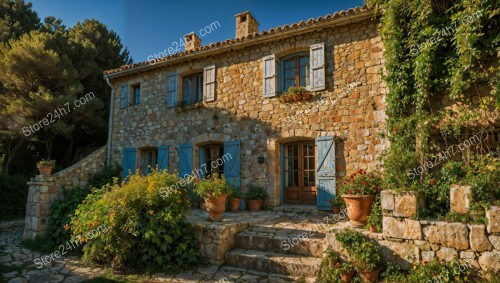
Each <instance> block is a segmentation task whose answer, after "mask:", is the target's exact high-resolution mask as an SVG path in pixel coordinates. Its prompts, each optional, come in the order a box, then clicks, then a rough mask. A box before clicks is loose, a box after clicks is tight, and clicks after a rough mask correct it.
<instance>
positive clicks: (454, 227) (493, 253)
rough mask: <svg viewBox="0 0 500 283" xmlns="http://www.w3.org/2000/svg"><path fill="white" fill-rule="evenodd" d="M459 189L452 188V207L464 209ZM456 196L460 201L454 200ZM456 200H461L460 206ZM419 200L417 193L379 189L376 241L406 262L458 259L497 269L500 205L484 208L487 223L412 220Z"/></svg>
mask: <svg viewBox="0 0 500 283" xmlns="http://www.w3.org/2000/svg"><path fill="white" fill-rule="evenodd" d="M464 191H467V187H464V189H463V191H462V190H459V189H454V190H452V194H459V195H460V197H453V198H452V199H454V200H455V204H454V206H453V207H454V211H466V210H467V208H468V205H469V201H468V200H465V199H464V196H466V195H467V194H466V193H465V194H464ZM458 199H460V201H457V200H458ZM458 202H460V203H462V204H463V206H466V207H467V208H465V207H462V206H461V205H460V204H458ZM423 203H424V202H423V200H422V198H421V196H419V195H418V194H417V193H403V194H397V193H395V192H394V191H383V192H382V194H381V204H382V211H383V213H384V216H383V224H382V226H383V234H382V241H379V243H380V244H381V245H382V246H384V247H387V248H388V249H390V250H391V251H393V252H394V253H395V254H397V255H398V256H399V258H400V259H399V260H398V261H399V262H400V263H401V261H403V265H406V266H407V267H408V266H409V263H416V262H420V261H430V260H432V259H434V258H438V259H440V260H447V261H449V260H452V259H458V260H459V261H461V262H464V263H468V264H469V265H470V266H473V267H475V268H478V269H482V270H484V271H487V270H493V271H495V272H497V271H500V207H491V208H490V209H489V210H488V211H487V212H486V215H487V219H488V225H484V224H464V223H449V222H442V221H429V220H415V219H412V218H411V217H414V216H415V215H416V211H417V210H418V208H420V207H422V206H423Z"/></svg>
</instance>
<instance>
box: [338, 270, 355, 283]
mask: <svg viewBox="0 0 500 283" xmlns="http://www.w3.org/2000/svg"><path fill="white" fill-rule="evenodd" d="M353 277H354V271H351V272H344V273H342V274H340V280H341V281H342V282H345V283H349V282H351V281H352V278H353Z"/></svg>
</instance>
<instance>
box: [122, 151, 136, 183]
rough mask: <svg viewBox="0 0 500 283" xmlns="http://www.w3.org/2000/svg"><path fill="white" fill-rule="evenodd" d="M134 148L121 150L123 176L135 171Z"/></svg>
mask: <svg viewBox="0 0 500 283" xmlns="http://www.w3.org/2000/svg"><path fill="white" fill-rule="evenodd" d="M135 152H136V151H135V148H125V149H124V150H123V166H122V167H123V178H125V177H127V176H128V175H131V174H134V173H135V158H136V156H135Z"/></svg>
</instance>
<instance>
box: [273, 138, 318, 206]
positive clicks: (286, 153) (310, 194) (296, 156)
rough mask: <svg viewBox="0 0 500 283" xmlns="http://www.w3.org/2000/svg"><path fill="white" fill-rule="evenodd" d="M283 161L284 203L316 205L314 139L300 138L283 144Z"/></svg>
mask: <svg viewBox="0 0 500 283" xmlns="http://www.w3.org/2000/svg"><path fill="white" fill-rule="evenodd" d="M281 162H282V166H281V168H282V180H283V183H282V184H283V201H284V203H285V204H303V205H316V198H317V190H316V171H315V164H316V163H315V162H316V157H315V148H314V141H313V140H300V141H293V142H288V143H285V144H283V145H282V159H281Z"/></svg>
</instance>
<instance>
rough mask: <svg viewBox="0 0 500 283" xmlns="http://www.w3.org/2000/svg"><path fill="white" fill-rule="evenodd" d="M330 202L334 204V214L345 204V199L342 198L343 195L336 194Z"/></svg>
mask: <svg viewBox="0 0 500 283" xmlns="http://www.w3.org/2000/svg"><path fill="white" fill-rule="evenodd" d="M328 202H329V203H330V205H331V206H332V212H333V213H334V214H338V213H339V212H340V210H341V209H342V207H343V205H344V201H343V200H342V197H341V196H339V195H336V196H335V198H334V199H331V200H329V201H328Z"/></svg>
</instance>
